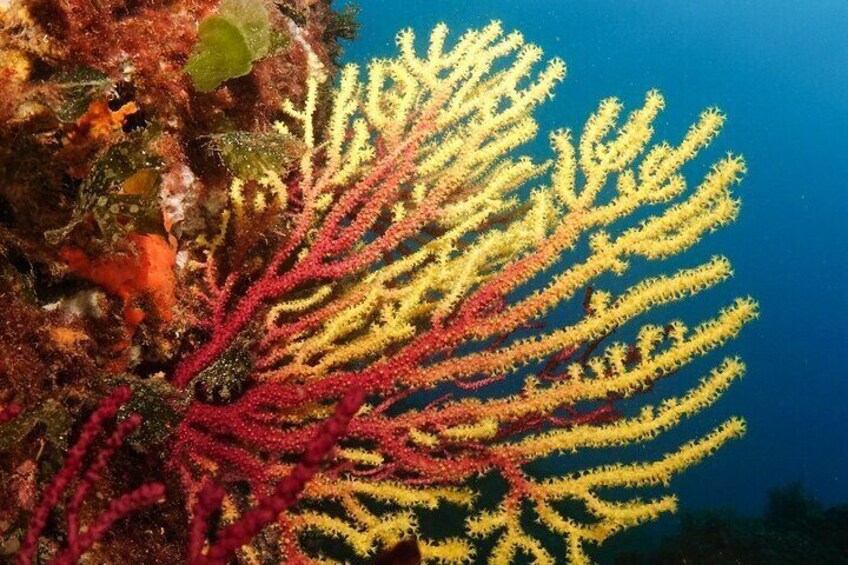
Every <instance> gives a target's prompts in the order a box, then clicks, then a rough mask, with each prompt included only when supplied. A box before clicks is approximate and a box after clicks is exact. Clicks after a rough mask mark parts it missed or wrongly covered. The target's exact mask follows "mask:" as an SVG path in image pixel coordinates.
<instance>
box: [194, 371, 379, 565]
mask: <svg viewBox="0 0 848 565" xmlns="http://www.w3.org/2000/svg"><path fill="white" fill-rule="evenodd" d="M364 400H365V392H364V391H363V390H362V389H361V388H359V387H354V388H351V389H350V390H349V391H348V392H347V393H346V394H345V395H344V396H343V397H342V399H341V400H340V401H339V403H338V404H337V405H336V408H335V411H334V412H333V415H332V416H330V418H329V419H328V420H327V421H326V422H324V424H322V426H321V428H320V429H319V430H318V433H316V434H315V437H314V438H313V440H312V441H311V442H310V443H309V445H308V446H307V448H306V451H305V452H304V454H303V457H302V458H301V460H300V462H299V463H298V464H297V465H296V466H295V467H294V469H292V472H291V473H290V474H289V475H288V476H287V477H286V478H284V479H283V480H281V481H280V482H279V483H277V486H276V488H275V489H274V492H273V493H272V494H271V495H269V496H267V497H265V498H263V499H262V500H260V501H259V503H258V504H257V505H256V507H255V508H253V509H251V510H249V511H248V512H246V513H245V514H244V515H243V516H242V517H241V518H240V519H239V520H238V521H237V522H235V523H234V524H231V525H229V526H227V527H226V528H225V529H224V530H222V531H221V532H220V534H219V535H218V541H217V542H216V543H215V544H214V545H213V546H212V547H211V548H210V549H209V552H208V553H207V554H206V555H202V554H201V552H200V548H201V547H202V545H203V538H202V537H201V536H203V535H204V534H205V530H206V526H207V521H208V519H209V516H210V515H211V514H212V513H213V512H214V511H215V510H216V509H217V507H218V505H220V503H221V499H222V498H223V494H224V493H223V490H222V489H220V487H217V486H214V485H210V484H207V485H206V486H205V487H204V488H203V489H202V491H201V493H200V497H199V499H198V503H197V504H196V505H195V515H194V519H193V522H192V527H191V539H190V541H189V544H190V545H189V551H190V558H191V560H192V563H193V565H226V564H227V563H228V562H229V561H230V559H231V558H232V556H233V554H234V553H235V552H236V550H238V548H240V547H242V546H243V545H245V544H247V543H250V541H251V540H252V539H253V538H254V537H255V536H256V535H257V534H258V533H259V532H261V531H262V530H263V529H264V528H265V527H266V526H268V525H269V524H271V523H273V522H274V521H275V520H277V517H278V516H279V515H280V513H281V512H283V511H284V510H286V509H287V508H289V507H290V506H292V505H293V504H294V503H295V502H296V501H297V498H298V496H300V494H301V493H302V492H303V489H304V487H305V486H306V483H308V482H309V480H310V479H311V478H312V477H313V476H315V473H317V472H318V468H319V466H320V465H321V462H322V461H324V459H325V458H326V457H327V456H328V455H329V453H330V451H331V450H332V449H333V447H334V446H335V445H336V444H337V443H338V441H339V439H341V437H342V436H343V435H344V434H345V432H346V431H347V427H348V424H350V421H351V419H352V418H353V416H354V415H355V414H356V413H357V412H358V411H359V408H360V407H361V406H362V403H363V402H364Z"/></svg>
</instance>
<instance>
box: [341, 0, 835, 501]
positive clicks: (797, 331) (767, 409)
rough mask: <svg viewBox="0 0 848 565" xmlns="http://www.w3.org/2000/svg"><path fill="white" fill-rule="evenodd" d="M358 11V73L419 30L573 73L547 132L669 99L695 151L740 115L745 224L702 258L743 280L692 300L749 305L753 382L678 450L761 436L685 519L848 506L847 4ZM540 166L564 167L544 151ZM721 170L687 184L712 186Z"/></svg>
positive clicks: (687, 495)
mask: <svg viewBox="0 0 848 565" xmlns="http://www.w3.org/2000/svg"><path fill="white" fill-rule="evenodd" d="M357 3H358V5H359V6H361V8H362V11H361V14H360V18H359V21H360V22H361V23H362V29H361V34H360V38H359V39H358V40H357V41H356V42H353V43H351V44H348V45H347V46H346V51H345V56H344V60H345V61H348V62H358V63H363V62H366V61H367V60H368V59H369V58H371V57H374V56H389V55H392V54H393V53H394V35H395V33H396V31H397V30H399V29H401V28H404V27H412V28H414V29H415V30H416V31H418V33H419V35H420V36H422V37H426V35H427V33H429V30H430V29H431V28H432V27H433V25H435V24H436V23H437V22H440V21H444V22H446V23H447V24H448V25H449V27H450V28H451V30H452V31H454V32H457V33H459V32H461V31H463V30H464V29H466V28H468V27H479V26H482V25H485V24H486V23H487V22H489V21H490V20H492V19H498V20H501V21H502V22H503V24H504V27H505V28H506V29H520V30H521V31H522V32H524V34H525V36H526V37H527V38H528V40H530V41H532V42H535V43H537V44H539V45H540V46H541V47H542V48H543V49H544V50H545V53H546V55H549V56H560V57H562V58H564V59H565V60H566V62H567V64H568V69H569V72H568V78H567V79H566V81H565V82H564V83H563V84H562V85H561V86H560V87H559V88H558V90H557V95H556V98H555V99H554V100H553V101H551V102H549V103H548V104H546V105H545V106H544V108H543V109H542V110H541V111H540V112H539V113H538V116H539V118H540V122H541V131H543V132H544V131H547V130H550V129H555V128H557V127H562V126H568V127H572V128H574V129H577V130H578V131H579V128H580V126H581V124H582V123H583V122H584V121H585V119H586V117H587V116H588V114H589V113H590V112H591V111H592V110H593V109H594V108H595V107H596V104H597V102H598V101H599V100H600V99H601V98H604V97H607V96H611V95H615V96H618V97H619V98H621V99H622V100H623V101H624V102H625V103H627V104H629V105H631V107H632V105H634V104H637V103H638V102H639V101H640V100H642V98H643V96H644V93H645V91H647V90H649V89H651V88H655V87H656V88H659V89H660V90H661V91H662V92H663V94H664V95H665V96H666V100H667V102H668V109H667V110H666V111H665V112H664V113H663V115H662V117H661V119H660V121H659V124H658V126H659V136H660V137H668V138H669V139H671V140H679V139H680V136H682V134H683V133H684V132H685V129H686V127H688V125H689V123H691V122H692V121H693V120H694V119H695V118H696V117H697V114H698V112H700V110H701V109H703V108H705V107H707V106H712V105H717V106H719V107H720V108H721V109H722V110H723V111H724V112H726V113H727V114H728V115H729V117H730V119H729V120H728V123H727V126H726V128H725V130H724V133H723V134H722V136H721V137H720V138H719V139H718V141H717V142H716V144H715V145H714V147H712V148H710V153H709V154H708V155H707V156H706V157H708V158H712V159H715V158H717V157H720V156H721V155H722V154H723V153H725V152H726V151H730V150H732V151H734V152H738V153H742V154H744V156H745V158H746V161H747V162H748V165H749V173H748V175H747V178H746V180H745V181H744V183H743V185H742V187H741V189H740V190H739V194H740V196H741V197H742V199H743V209H742V215H741V217H740V219H739V220H738V221H737V222H736V223H735V224H733V225H732V226H730V227H728V228H725V229H723V230H722V231H721V232H719V233H716V234H714V235H712V236H710V237H709V238H708V239H707V240H706V241H704V242H703V243H701V244H700V245H699V246H698V247H697V248H696V249H695V250H693V252H692V253H693V256H694V259H695V260H697V259H703V258H706V257H709V256H710V255H712V254H714V253H721V254H724V255H726V256H728V257H729V258H730V259H731V261H732V263H733V265H734V268H735V273H736V275H735V277H734V278H733V279H732V280H731V281H730V282H728V283H726V284H724V285H722V287H721V288H720V289H716V290H715V291H711V292H710V293H709V294H706V295H704V296H703V297H700V298H696V299H695V300H694V301H692V300H690V301H689V302H688V303H687V304H688V305H690V306H691V309H689V310H685V311H684V313H683V315H684V316H685V317H686V318H687V321H688V322H691V324H693V325H694V323H696V322H697V321H698V320H699V319H703V318H705V317H707V316H709V315H710V313H711V312H714V311H715V309H716V308H717V307H719V306H721V305H724V304H727V303H728V302H729V301H730V300H731V299H732V298H733V297H734V296H739V295H745V294H750V295H752V296H754V297H755V298H756V299H757V300H758V301H759V303H760V305H761V310H762V315H761V317H760V319H759V320H757V321H756V322H755V323H754V324H752V325H750V326H749V327H748V328H747V329H745V330H744V332H743V334H742V335H741V336H740V338H739V339H737V340H735V341H734V342H732V343H731V344H730V345H729V346H728V348H727V350H726V351H728V352H730V353H738V354H740V355H741V356H742V357H743V358H744V359H745V361H746V363H747V365H748V374H747V376H746V377H745V379H744V380H743V381H741V382H740V383H737V384H736V385H735V386H733V388H732V389H731V390H730V391H729V392H728V393H727V394H726V395H725V397H724V398H723V399H722V400H721V401H720V403H719V405H718V406H717V407H716V408H715V409H714V410H712V412H711V414H709V415H707V416H705V418H707V420H706V421H705V422H703V423H702V422H700V421H699V420H698V419H695V420H693V421H692V422H690V423H686V424H685V426H684V429H683V431H682V432H675V433H679V434H681V435H679V437H678V438H677V439H678V443H679V442H680V441H684V440H685V439H686V438H687V437H689V436H691V435H692V434H694V433H697V432H699V431H700V432H703V431H705V430H707V429H709V427H710V426H712V425H714V424H715V423H717V422H718V421H720V420H721V417H722V416H726V415H730V414H738V415H742V416H744V417H745V418H746V419H747V421H748V425H749V432H748V434H747V436H746V437H745V439H744V440H742V441H740V442H735V443H733V444H731V445H728V446H727V447H725V448H724V449H723V450H721V451H720V452H719V453H718V454H717V455H716V456H714V457H713V458H711V459H710V460H708V461H707V462H705V463H704V464H702V465H700V466H698V467H697V468H694V469H691V470H690V471H688V472H687V473H686V474H685V475H683V476H682V477H680V478H678V479H676V480H675V481H674V484H673V486H674V490H675V491H676V492H677V493H678V494H679V495H680V497H681V506H682V507H683V508H684V509H706V508H717V507H730V508H734V509H736V510H738V511H740V512H744V513H756V514H758V513H759V512H760V511H761V510H762V508H763V506H764V504H765V501H766V496H767V494H766V493H767V490H768V489H769V488H772V487H775V486H780V485H783V484H785V483H787V482H789V481H796V480H800V481H802V482H803V484H804V486H805V488H806V489H807V491H808V492H810V493H811V494H813V495H814V496H815V497H816V498H818V499H819V500H820V501H821V502H822V503H824V504H827V505H830V504H835V503H844V502H848V421H847V420H848V419H846V414H848V378H846V377H848V375H847V374H846V366H848V339H846V338H848V331H846V330H848V328H846V319H847V318H846V316H848V292H846V289H845V287H846V282H848V276H846V275H848V265H846V262H847V261H848V227H847V226H848V205H846V204H848V197H847V196H846V193H848V185H846V180H848V151H846V150H848V141H846V139H847V138H846V131H848V70H846V69H848V2H846V1H845V0H829V1H825V0H805V1H804V2H796V1H788V0H771V1H768V0H757V1H744V0H713V1H710V2H690V1H680V0H666V1H646V0H640V1H623V0H617V1H613V0H593V1H591V2H585V1H584V2H580V1H567V0H533V1H518V0H480V1H476V2H471V1H467V2H460V1H457V0H428V1H426V2H424V1H405V2H401V1H397V0H392V1H389V0H359V1H358V2H357ZM530 151H531V153H532V154H534V155H536V156H538V157H539V158H544V157H545V156H546V155H548V153H547V146H546V141H545V139H544V136H542V140H541V141H540V142H539V143H537V144H535V145H534V146H532V147H531V148H530ZM709 162H710V161H709V160H708V159H705V160H702V161H701V162H700V168H698V167H697V166H696V167H695V168H691V169H687V172H691V173H692V174H693V175H700V174H702V173H703V171H704V170H705V168H706V167H707V166H708V165H709ZM695 260H693V259H691V258H690V259H689V260H688V261H683V262H681V263H680V264H681V265H685V264H688V265H692V264H695V263H696V261H695ZM676 265H677V264H675V266H676ZM690 313H691V316H690V315H689V314H690ZM675 315H677V314H675ZM717 359H718V358H717V357H713V360H714V361H716V360H717ZM713 364H714V363H713ZM708 366H709V365H707V367H708ZM697 376H698V375H697V374H692V373H686V374H682V375H681V376H680V378H681V379H689V383H690V384H691V382H693V381H694V379H695V378H696V377H697ZM646 453H650V451H647V452H646Z"/></svg>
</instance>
